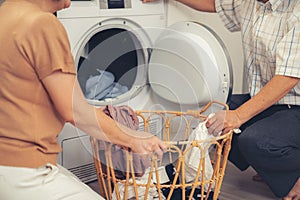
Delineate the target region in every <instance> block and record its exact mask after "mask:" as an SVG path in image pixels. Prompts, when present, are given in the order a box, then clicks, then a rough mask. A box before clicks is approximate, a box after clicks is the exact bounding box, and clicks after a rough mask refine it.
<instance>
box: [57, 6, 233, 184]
mask: <svg viewBox="0 0 300 200" xmlns="http://www.w3.org/2000/svg"><path fill="white" fill-rule="evenodd" d="M166 16H167V13H166V5H165V2H164V1H155V2H151V3H142V1H140V0H91V1H87V0H85V1H72V6H71V7H70V8H68V9H65V10H63V11H61V12H58V13H57V17H58V18H59V19H60V21H61V22H62V23H63V25H64V26H65V28H66V30H67V32H68V34H69V38H70V42H71V48H72V53H73V55H74V58H75V64H76V69H77V72H78V75H77V77H78V80H79V83H80V85H81V88H82V90H83V92H84V93H85V92H86V91H85V90H86V82H87V80H88V79H89V78H91V77H92V76H96V75H98V74H99V72H98V70H102V71H106V72H111V73H112V74H113V75H114V81H115V82H117V83H118V84H121V85H122V86H126V87H127V88H128V91H127V92H124V93H122V94H120V95H118V96H116V97H110V98H104V99H100V100H99V99H87V101H88V102H89V103H91V104H93V105H96V106H103V105H107V104H113V105H129V106H130V107H132V108H133V109H135V110H138V109H147V110H151V109H152V110H154V109H160V110H164V109H165V110H181V111H184V110H187V109H199V107H201V106H203V105H204V104H206V103H207V102H208V101H209V100H218V101H221V102H226V101H227V100H228V98H229V96H230V95H231V90H232V80H233V79H232V71H231V62H230V58H229V57H228V54H227V51H226V49H225V47H224V45H223V43H222V41H220V39H219V38H218V36H217V35H216V34H215V33H214V32H213V31H212V30H210V29H209V28H208V27H205V26H203V25H201V24H198V23H194V22H178V23H175V24H173V25H171V26H169V27H167V26H166ZM98 79H99V81H101V80H105V77H104V76H99V78H98ZM102 85H103V84H102ZM99 87H100V86H99ZM216 109H218V108H216ZM210 112H214V110H210ZM160 125H161V124H160V122H159V121H156V120H153V121H152V122H151V125H150V126H151V132H153V133H156V132H158V131H157V130H158V129H159V128H160ZM59 142H60V144H61V146H62V148H63V152H62V153H61V154H60V155H59V158H58V163H60V164H61V165H63V166H64V167H66V168H67V169H69V170H70V171H72V172H73V173H74V174H75V175H77V176H78V177H79V178H80V179H81V180H82V181H84V182H89V181H92V180H95V179H96V173H95V168H94V164H93V157H92V153H91V148H90V142H89V136H88V135H87V134H85V133H83V132H81V131H80V130H78V129H76V128H75V127H73V126H71V125H69V124H67V125H66V126H65V127H64V129H63V131H62V132H61V134H60V136H59Z"/></svg>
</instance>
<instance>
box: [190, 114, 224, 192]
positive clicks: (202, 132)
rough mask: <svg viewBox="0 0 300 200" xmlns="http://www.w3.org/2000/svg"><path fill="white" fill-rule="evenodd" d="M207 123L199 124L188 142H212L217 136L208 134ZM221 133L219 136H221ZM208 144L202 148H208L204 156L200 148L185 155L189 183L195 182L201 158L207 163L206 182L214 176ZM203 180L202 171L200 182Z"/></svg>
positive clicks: (203, 144) (193, 149)
mask: <svg viewBox="0 0 300 200" xmlns="http://www.w3.org/2000/svg"><path fill="white" fill-rule="evenodd" d="M213 115H214V113H212V114H210V115H209V116H208V118H210V117H212V116H213ZM206 122H207V120H205V121H204V122H201V123H199V125H198V126H197V127H196V128H195V129H194V130H193V131H192V133H191V134H190V136H189V138H188V140H189V141H191V142H192V141H195V140H210V139H213V138H214V137H215V136H213V135H212V134H209V133H208V130H207V128H206V125H205V124H206ZM220 134H221V132H220V133H219V134H218V135H220ZM207 145H208V144H207V143H202V144H201V147H202V148H203V149H204V148H207V151H206V152H204V154H201V150H200V149H199V148H198V147H193V148H192V149H191V150H189V151H188V152H187V154H186V155H185V159H184V162H185V166H186V167H185V173H186V176H185V180H186V182H187V183H189V182H194V180H195V177H196V173H197V171H198V166H199V163H200V159H201V156H205V158H204V162H205V174H204V178H205V180H210V179H211V178H212V175H213V171H214V170H213V166H212V164H211V160H210V157H209V148H208V147H206V146H207ZM201 178H202V174H201V171H200V175H199V180H201ZM207 187H208V184H207V185H205V189H206V190H207Z"/></svg>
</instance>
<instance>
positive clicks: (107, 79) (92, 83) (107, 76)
mask: <svg viewBox="0 0 300 200" xmlns="http://www.w3.org/2000/svg"><path fill="white" fill-rule="evenodd" d="M97 71H98V72H99V75H96V76H91V77H90V78H89V79H88V80H87V81H86V85H85V97H86V98H88V99H96V100H103V99H105V98H115V97H117V96H119V95H121V94H124V93H125V92H127V91H128V87H126V86H123V85H121V84H119V83H116V82H114V80H115V77H114V75H113V74H112V73H111V72H108V71H104V70H99V69H97Z"/></svg>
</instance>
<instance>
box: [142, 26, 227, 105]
mask: <svg viewBox="0 0 300 200" xmlns="http://www.w3.org/2000/svg"><path fill="white" fill-rule="evenodd" d="M228 55H229V54H228V53H227V50H226V49H225V46H224V44H223V43H222V41H221V40H220V38H219V37H218V36H217V35H216V34H215V33H214V32H213V31H212V30H211V29H209V28H208V27H206V26H204V25H202V24H199V23H195V22H178V23H175V24H174V25H172V26H170V27H169V28H168V29H166V30H164V31H163V32H162V34H161V35H160V37H159V38H158V40H157V41H156V42H155V45H154V48H153V51H152V53H151V57H150V63H149V73H148V76H149V77H148V78H149V83H150V85H151V88H152V90H153V91H154V93H156V94H157V95H158V96H159V97H161V98H163V99H165V100H167V101H169V102H172V103H175V104H180V105H198V106H199V105H200V106H201V105H205V104H206V103H208V102H209V101H210V100H216V101H221V102H224V103H226V102H227V101H228V99H229V97H230V95H231V92H232V84H233V83H232V81H233V79H232V67H231V61H230V58H229V56H228Z"/></svg>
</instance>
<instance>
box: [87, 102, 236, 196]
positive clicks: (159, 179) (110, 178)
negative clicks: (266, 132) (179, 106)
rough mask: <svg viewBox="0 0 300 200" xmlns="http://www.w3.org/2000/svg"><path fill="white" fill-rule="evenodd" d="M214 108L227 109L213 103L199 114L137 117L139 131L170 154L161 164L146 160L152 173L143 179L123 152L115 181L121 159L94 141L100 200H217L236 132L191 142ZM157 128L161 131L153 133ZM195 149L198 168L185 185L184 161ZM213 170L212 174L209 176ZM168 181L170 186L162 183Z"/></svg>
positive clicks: (109, 147) (162, 113)
mask: <svg viewBox="0 0 300 200" xmlns="http://www.w3.org/2000/svg"><path fill="white" fill-rule="evenodd" d="M213 104H218V105H220V106H221V107H223V108H224V109H228V106H227V105H226V104H223V103H220V102H215V101H212V102H210V103H209V104H207V105H206V106H205V107H203V109H202V110H201V111H187V112H173V111H145V110H142V111H136V114H137V115H138V116H139V118H140V122H141V123H140V124H141V125H142V128H140V129H142V130H144V131H148V132H152V133H153V134H156V135H157V136H158V137H161V138H162V139H163V140H164V141H165V142H166V144H167V152H165V153H164V155H163V157H162V158H157V156H155V155H152V156H148V160H149V167H148V168H147V170H144V171H143V172H142V173H140V172H136V171H135V170H136V168H135V166H134V165H135V164H136V163H134V162H136V160H135V156H134V154H133V152H131V151H128V150H126V149H123V157H122V159H123V162H124V169H123V178H120V177H119V176H117V173H118V172H117V171H116V169H115V167H114V164H115V162H114V159H120V158H116V157H115V156H114V155H113V153H112V151H113V150H112V149H113V148H114V145H112V144H109V143H107V142H102V141H98V140H96V139H94V138H91V144H92V149H93V154H94V161H95V166H96V172H97V177H98V183H99V187H100V193H101V195H102V196H103V197H104V198H106V199H117V200H121V199H190V200H192V199H201V200H207V199H213V200H216V199H218V196H219V193H220V189H221V185H222V181H223V177H224V173H225V168H226V164H227V158H228V154H229V151H230V147H231V137H232V131H230V132H229V133H227V134H224V135H222V136H218V137H213V138H210V139H206V140H192V141H191V140H190V138H189V136H190V134H191V132H192V131H193V129H194V128H195V126H196V125H197V124H199V123H201V122H203V121H204V120H205V119H206V118H207V116H206V115H204V114H203V113H207V111H208V108H210V107H211V106H212V105H213ZM153 127H154V128H153ZM157 127H159V128H158V131H157V129H155V128H157ZM153 129H154V131H153ZM103 147H104V148H103ZM193 149H194V150H195V149H196V150H197V151H196V152H198V153H197V156H198V157H197V158H199V159H198V160H196V162H198V163H199V165H198V167H197V169H196V170H194V171H193V174H192V175H193V176H194V177H192V179H190V180H187V178H186V177H187V175H188V171H187V168H188V167H187V162H186V161H187V159H192V158H190V157H191V153H190V152H191V151H192V150H193ZM207 158H208V159H207ZM192 161H195V160H192ZM209 166H211V169H210V173H208V174H207V172H206V171H207V170H209ZM167 167H168V169H169V171H168V170H167ZM170 169H171V173H170ZM167 172H168V173H167ZM161 173H164V176H162V175H161ZM189 173H190V172H189ZM166 175H167V176H166ZM169 175H171V177H170V176H169ZM141 177H143V181H141ZM166 177H167V181H165V180H163V179H166Z"/></svg>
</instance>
